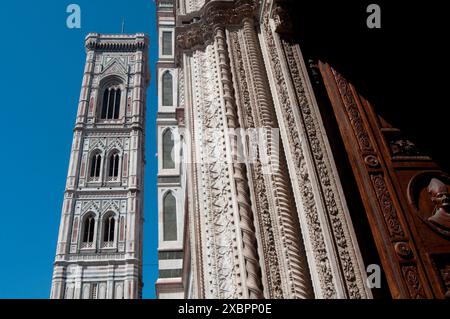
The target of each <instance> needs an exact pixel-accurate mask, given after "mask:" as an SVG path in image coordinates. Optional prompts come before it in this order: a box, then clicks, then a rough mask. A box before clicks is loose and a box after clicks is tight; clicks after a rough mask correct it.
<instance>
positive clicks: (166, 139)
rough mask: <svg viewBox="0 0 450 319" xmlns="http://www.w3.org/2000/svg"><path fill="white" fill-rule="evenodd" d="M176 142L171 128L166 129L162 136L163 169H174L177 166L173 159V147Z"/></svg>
mask: <svg viewBox="0 0 450 319" xmlns="http://www.w3.org/2000/svg"><path fill="white" fill-rule="evenodd" d="M174 146H175V142H174V139H173V134H172V131H171V130H170V129H167V130H165V131H164V133H163V136H162V153H163V154H162V157H163V158H162V162H163V169H173V168H175V161H174V159H173V154H174V153H173V148H174Z"/></svg>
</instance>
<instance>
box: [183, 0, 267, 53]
mask: <svg viewBox="0 0 450 319" xmlns="http://www.w3.org/2000/svg"><path fill="white" fill-rule="evenodd" d="M258 6H259V1H258V0H209V1H206V4H205V5H204V6H203V7H202V9H201V10H199V11H196V12H191V13H189V14H186V15H180V16H179V17H178V20H177V26H176V42H177V46H178V47H179V48H180V49H182V50H192V49H194V48H196V47H203V46H204V45H205V44H206V43H208V42H210V41H211V40H212V39H213V37H214V34H215V33H214V30H215V29H216V28H218V27H230V26H237V25H241V24H242V23H243V20H244V19H245V18H251V17H254V16H256V13H257V8H258Z"/></svg>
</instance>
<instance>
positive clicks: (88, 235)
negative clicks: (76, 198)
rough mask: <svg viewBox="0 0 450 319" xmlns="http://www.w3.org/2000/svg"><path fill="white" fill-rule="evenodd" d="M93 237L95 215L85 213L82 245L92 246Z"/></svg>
mask: <svg viewBox="0 0 450 319" xmlns="http://www.w3.org/2000/svg"><path fill="white" fill-rule="evenodd" d="M94 235H95V214H94V213H92V212H89V213H87V214H86V215H85V216H84V218H83V236H82V242H83V243H84V244H92V243H93V242H94Z"/></svg>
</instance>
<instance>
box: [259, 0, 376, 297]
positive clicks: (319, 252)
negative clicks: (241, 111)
mask: <svg viewBox="0 0 450 319" xmlns="http://www.w3.org/2000/svg"><path fill="white" fill-rule="evenodd" d="M271 4H272V1H266V3H265V7H264V8H263V12H262V21H261V29H262V30H261V37H260V39H261V45H262V51H263V56H264V60H265V64H266V65H267V72H268V76H269V82H270V88H271V91H272V96H273V98H274V105H275V113H276V117H277V120H278V124H279V126H280V133H281V139H282V144H283V146H284V151H285V153H286V159H287V166H288V168H289V175H290V179H291V182H292V185H293V190H294V197H295V202H296V205H297V207H296V208H297V213H298V219H299V221H300V225H301V229H302V231H303V235H304V241H305V248H306V252H307V257H308V261H309V267H310V270H311V276H312V282H313V286H314V292H315V296H316V297H317V298H371V292H370V289H369V288H368V287H367V286H366V284H365V283H366V274H365V267H364V265H363V262H362V259H361V256H360V252H359V248H358V245H357V242H356V237H355V234H354V230H353V227H352V222H351V220H350V215H349V213H348V209H347V205H346V202H345V198H344V195H343V192H342V187H341V185H340V181H339V177H338V175H337V169H336V166H335V164H334V160H333V157H332V154H331V150H330V146H329V144H328V140H327V138H326V132H325V129H324V128H323V124H322V119H321V117H320V113H319V111H318V107H317V103H316V101H315V97H314V94H313V92H312V89H311V85H310V82H309V78H308V75H307V72H306V67H305V65H304V61H303V57H302V55H301V51H300V48H299V46H298V44H295V43H290V42H288V41H286V40H284V39H283V38H281V37H280V35H279V34H278V33H277V32H276V31H275V30H283V28H282V27H280V25H277V24H276V23H277V22H278V23H280V21H282V19H280V10H279V7H277V6H276V5H275V6H274V7H275V9H274V10H275V12H277V13H278V15H277V16H275V17H274V19H272V17H271V15H272V11H271V8H272V7H271Z"/></svg>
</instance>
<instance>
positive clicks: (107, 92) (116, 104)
mask: <svg viewBox="0 0 450 319" xmlns="http://www.w3.org/2000/svg"><path fill="white" fill-rule="evenodd" d="M100 88H101V89H100V92H101V93H100V94H101V97H102V99H101V105H100V106H101V107H100V112H99V117H100V119H101V120H117V119H119V116H120V110H121V105H122V103H121V101H122V88H123V80H122V79H121V78H120V77H118V76H108V77H106V78H105V79H102V81H101V84H100Z"/></svg>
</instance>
